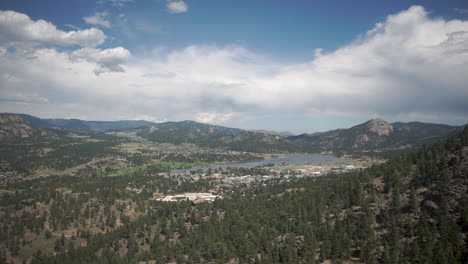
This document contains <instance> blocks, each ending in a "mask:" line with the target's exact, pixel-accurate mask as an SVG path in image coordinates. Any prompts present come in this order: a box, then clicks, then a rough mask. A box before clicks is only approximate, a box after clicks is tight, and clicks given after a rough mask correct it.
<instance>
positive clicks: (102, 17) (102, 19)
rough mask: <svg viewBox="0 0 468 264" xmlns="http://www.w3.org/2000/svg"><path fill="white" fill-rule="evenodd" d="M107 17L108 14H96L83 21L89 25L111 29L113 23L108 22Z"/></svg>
mask: <svg viewBox="0 0 468 264" xmlns="http://www.w3.org/2000/svg"><path fill="white" fill-rule="evenodd" d="M107 16H108V13H107V12H96V13H95V14H94V15H93V16H87V17H84V18H83V19H84V21H85V22H86V23H88V24H91V25H96V26H101V27H105V28H110V27H111V23H110V22H109V20H107Z"/></svg>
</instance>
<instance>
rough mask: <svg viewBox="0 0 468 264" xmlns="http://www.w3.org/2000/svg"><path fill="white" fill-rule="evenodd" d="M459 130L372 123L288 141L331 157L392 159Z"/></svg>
mask: <svg viewBox="0 0 468 264" xmlns="http://www.w3.org/2000/svg"><path fill="white" fill-rule="evenodd" d="M457 129H460V127H456V126H449V125H440V124H429V123H421V122H411V123H401V122H398V123H393V124H389V123H387V122H386V121H384V120H381V119H372V120H369V121H367V122H365V123H363V124H360V125H357V126H354V127H351V128H348V129H338V130H333V131H328V132H324V133H320V134H312V135H309V134H303V135H299V136H292V137H288V140H290V141H291V142H293V143H295V144H298V145H301V146H302V147H303V148H304V149H305V150H306V151H308V152H316V153H334V154H338V155H340V154H367V155H382V154H384V153H383V152H385V153H388V154H389V155H394V154H395V153H399V152H402V151H408V150H412V149H416V148H417V147H420V146H422V145H424V144H429V143H432V142H435V141H437V140H439V139H442V138H444V137H446V136H448V135H450V134H453V133H454V132H456V131H457Z"/></svg>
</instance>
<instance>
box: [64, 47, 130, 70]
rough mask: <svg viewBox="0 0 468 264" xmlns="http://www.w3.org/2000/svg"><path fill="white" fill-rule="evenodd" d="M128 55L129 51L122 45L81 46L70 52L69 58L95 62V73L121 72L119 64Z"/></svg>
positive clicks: (127, 58) (127, 57)
mask: <svg viewBox="0 0 468 264" xmlns="http://www.w3.org/2000/svg"><path fill="white" fill-rule="evenodd" d="M130 57H131V54H130V51H128V50H127V49H125V48H122V47H117V48H112V49H105V50H100V49H95V48H82V49H79V50H75V51H73V52H72V53H71V54H70V58H71V59H75V60H86V61H88V62H94V63H96V64H97V66H98V67H97V68H96V69H95V73H96V74H99V73H103V72H110V71H113V72H122V71H124V70H123V68H122V67H121V66H120V65H121V64H123V63H125V62H127V61H128V60H129V59H130Z"/></svg>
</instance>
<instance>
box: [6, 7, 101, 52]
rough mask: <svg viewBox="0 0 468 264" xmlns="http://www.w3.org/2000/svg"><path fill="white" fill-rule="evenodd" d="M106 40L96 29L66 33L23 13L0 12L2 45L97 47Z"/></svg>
mask: <svg viewBox="0 0 468 264" xmlns="http://www.w3.org/2000/svg"><path fill="white" fill-rule="evenodd" d="M105 38H106V36H105V35H104V33H103V32H102V31H101V30H99V29H96V28H90V29H85V30H77V31H67V32H66V31H62V30H58V29H57V28H56V27H55V26H54V25H53V24H52V23H50V22H47V21H44V20H42V19H40V20H37V21H32V20H31V19H30V18H29V16H27V15H25V14H22V13H18V12H15V11H0V45H15V44H20V43H23V44H35V43H39V44H53V45H60V46H74V45H79V46H85V47H95V46H98V45H100V44H102V43H103V42H104V40H105Z"/></svg>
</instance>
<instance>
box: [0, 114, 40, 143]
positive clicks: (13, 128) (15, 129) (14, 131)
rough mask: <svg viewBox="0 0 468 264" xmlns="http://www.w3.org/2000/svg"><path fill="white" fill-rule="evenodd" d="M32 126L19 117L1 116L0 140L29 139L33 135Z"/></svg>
mask: <svg viewBox="0 0 468 264" xmlns="http://www.w3.org/2000/svg"><path fill="white" fill-rule="evenodd" d="M33 132H34V130H33V127H32V126H31V124H30V123H29V122H28V121H26V120H24V119H23V118H22V117H20V116H17V115H10V114H2V115H0V140H5V139H8V138H13V137H20V138H28V137H31V136H32V135H33Z"/></svg>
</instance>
